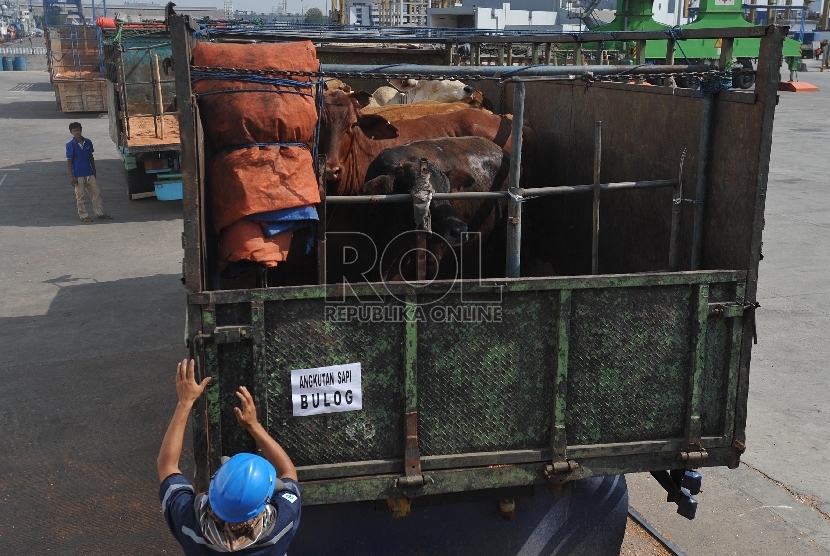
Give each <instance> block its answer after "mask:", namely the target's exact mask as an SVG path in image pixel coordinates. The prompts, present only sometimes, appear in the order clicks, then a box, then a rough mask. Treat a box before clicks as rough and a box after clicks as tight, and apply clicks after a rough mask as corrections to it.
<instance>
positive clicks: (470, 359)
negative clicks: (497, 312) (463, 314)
mask: <svg viewBox="0 0 830 556" xmlns="http://www.w3.org/2000/svg"><path fill="white" fill-rule="evenodd" d="M556 296H558V292H527V293H511V295H510V296H509V297H506V298H505V300H504V301H503V302H502V303H501V308H502V322H499V323H495V322H490V323H483V322H479V323H463V324H460V323H450V322H429V323H423V324H421V323H419V325H418V326H419V328H418V410H419V415H418V417H419V427H418V435H419V443H420V448H421V454H422V455H439V454H457V453H466V452H486V451H497V450H514V449H527V448H539V447H544V446H548V445H549V443H550V422H551V410H552V405H553V393H552V375H553V365H554V356H555V337H556V336H555V333H554V329H553V325H554V323H555V322H556V314H555V312H556V309H555V304H554V302H553V299H554V298H555V297H556ZM421 301H422V302H424V301H427V300H425V299H421ZM441 303H442V304H446V305H450V306H452V305H456V304H459V305H460V299H459V298H458V296H447V297H446V298H444V299H443V300H442V301H441Z"/></svg>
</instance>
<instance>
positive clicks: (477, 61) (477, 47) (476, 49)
mask: <svg viewBox="0 0 830 556" xmlns="http://www.w3.org/2000/svg"><path fill="white" fill-rule="evenodd" d="M471 64H472V65H474V66H480V65H481V43H478V42H474V43H473V59H472V61H471Z"/></svg>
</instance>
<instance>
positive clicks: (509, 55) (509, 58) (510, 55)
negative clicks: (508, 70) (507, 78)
mask: <svg viewBox="0 0 830 556" xmlns="http://www.w3.org/2000/svg"><path fill="white" fill-rule="evenodd" d="M507 65H508V66H512V65H513V45H512V44H510V43H508V44H507Z"/></svg>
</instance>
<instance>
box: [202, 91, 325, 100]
mask: <svg viewBox="0 0 830 556" xmlns="http://www.w3.org/2000/svg"><path fill="white" fill-rule="evenodd" d="M224 93H288V94H293V95H302V96H304V97H310V96H313V95H312V94H311V93H304V92H302V91H286V90H284V89H283V90H277V89H223V90H221V91H207V92H205V93H196V98H201V97H206V96H208V95H220V94H224Z"/></svg>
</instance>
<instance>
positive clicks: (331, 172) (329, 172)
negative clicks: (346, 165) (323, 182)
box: [326, 166, 340, 180]
mask: <svg viewBox="0 0 830 556" xmlns="http://www.w3.org/2000/svg"><path fill="white" fill-rule="evenodd" d="M326 179H329V180H339V179H340V166H328V167H327V168H326Z"/></svg>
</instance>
